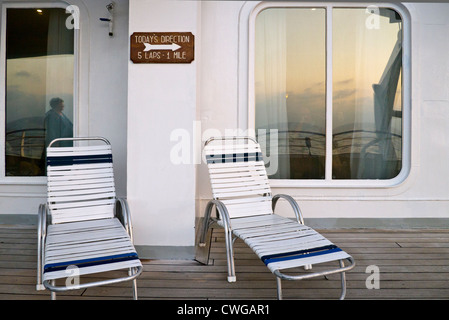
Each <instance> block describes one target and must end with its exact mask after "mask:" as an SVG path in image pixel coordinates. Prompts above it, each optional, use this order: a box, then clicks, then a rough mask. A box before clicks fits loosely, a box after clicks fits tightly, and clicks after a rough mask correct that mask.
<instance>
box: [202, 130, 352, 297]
mask: <svg viewBox="0 0 449 320" xmlns="http://www.w3.org/2000/svg"><path fill="white" fill-rule="evenodd" d="M204 154H205V157H206V161H207V165H208V169H209V175H210V181H211V186H212V193H213V200H211V201H209V203H208V204H207V207H206V210H205V216H204V222H203V227H202V230H201V234H200V239H199V242H200V243H199V245H200V246H205V238H206V234H207V231H208V229H209V227H210V226H211V224H212V222H216V223H217V224H218V225H219V226H221V227H223V228H224V230H225V239H226V251H227V261H228V281H229V282H234V281H236V275H235V267H234V256H233V243H234V240H235V239H236V238H240V239H242V240H243V241H244V242H245V243H246V244H247V245H248V246H249V247H250V248H251V249H252V250H253V251H254V252H255V253H256V254H257V256H258V257H259V258H260V259H261V260H262V261H263V262H264V263H265V265H266V266H267V267H268V269H269V270H270V271H271V272H272V273H273V274H274V275H275V276H276V279H277V288H278V289H277V294H278V299H282V287H281V279H286V280H301V279H307V278H312V277H318V276H325V275H329V274H333V273H340V274H341V286H342V292H341V296H340V299H344V297H345V295H346V279H345V272H346V271H348V270H350V269H352V268H353V267H354V266H355V262H354V259H353V258H352V257H351V256H350V255H349V254H347V253H346V252H344V251H343V250H341V249H340V248H338V247H337V246H336V245H334V244H333V243H332V242H330V241H329V240H328V239H326V238H325V237H323V236H322V235H321V234H319V233H318V232H317V231H315V230H313V229H312V228H310V227H308V226H306V225H304V220H303V217H302V214H301V211H300V208H299V206H298V204H297V202H296V201H295V200H294V199H293V198H292V197H291V196H288V195H285V194H278V195H275V196H272V193H271V188H270V186H269V180H268V177H267V174H266V169H265V166H264V162H263V158H262V153H261V149H260V146H259V144H258V143H257V141H256V140H255V139H252V138H249V137H231V138H211V139H209V140H208V141H207V142H206V144H205V147H204ZM281 198H282V199H285V200H287V201H288V203H289V204H290V205H291V207H292V209H293V211H294V213H295V216H296V221H295V220H292V219H289V218H286V217H282V216H279V215H276V214H274V209H275V206H276V203H277V201H278V200H279V199H281ZM214 207H215V208H216V211H217V212H218V217H217V219H215V218H213V217H211V213H212V209H213V208H214ZM344 260H348V261H349V263H350V264H349V265H348V266H345V265H344ZM332 261H336V262H338V264H339V265H338V266H336V267H332V266H331V267H330V269H327V270H325V271H320V272H313V273H312V272H311V271H307V272H304V273H301V274H298V275H291V274H286V273H285V270H288V269H291V268H295V267H304V268H305V269H306V270H309V269H311V268H312V267H311V265H315V264H320V263H325V262H332Z"/></svg>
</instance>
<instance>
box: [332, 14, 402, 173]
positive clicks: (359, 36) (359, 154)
mask: <svg viewBox="0 0 449 320" xmlns="http://www.w3.org/2000/svg"><path fill="white" fill-rule="evenodd" d="M332 28H333V38H332V43H333V52H332V55H333V106H332V108H333V115H332V116H333V166H332V176H333V178H334V179H391V178H394V177H395V176H397V175H398V174H399V172H400V170H401V166H402V85H401V69H402V24H401V18H400V16H399V15H398V14H397V13H396V12H395V11H393V10H390V9H382V8H381V9H379V8H376V7H372V8H368V9H366V8H360V9H358V8H335V9H334V10H333V25H332Z"/></svg>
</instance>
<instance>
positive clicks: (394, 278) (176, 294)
mask: <svg viewBox="0 0 449 320" xmlns="http://www.w3.org/2000/svg"><path fill="white" fill-rule="evenodd" d="M319 231H320V232H321V233H322V234H323V235H325V236H326V237H327V238H329V239H330V240H331V241H332V242H334V243H335V244H337V245H338V246H340V247H341V248H342V249H344V250H346V251H347V252H349V253H350V254H351V255H352V256H353V257H354V259H355V260H356V263H357V265H356V267H355V268H354V269H353V270H351V271H350V272H348V274H347V286H348V291H347V295H346V299H349V300H351V299H357V300H361V299H382V300H389V299H392V300H393V299H413V300H416V299H436V300H441V299H448V298H449V232H448V230H433V229H417V230H377V229H340V230H319ZM36 237H37V235H36V230H35V227H33V226H15V225H0V299H2V300H8V299H14V300H21V299H26V300H41V299H44V300H45V299H49V297H50V295H49V292H48V291H36V290H35V281H36V248H37V246H36ZM224 243H225V242H224V233H223V231H222V230H221V229H214V231H213V233H212V236H211V253H210V261H209V264H208V265H203V264H200V263H198V262H197V261H191V260H143V261H142V263H143V266H144V271H143V273H142V275H141V276H140V277H139V279H138V292H139V298H140V299H151V300H153V299H155V300H156V299H167V300H177V299H181V300H184V299H188V300H190V299H198V300H214V299H217V300H221V299H229V300H230V299H275V298H276V281H275V278H274V276H273V275H272V274H271V272H269V271H268V269H267V268H266V267H265V265H264V264H263V263H262V262H261V261H260V260H259V259H258V258H257V256H256V255H255V254H254V253H253V252H252V251H251V250H250V249H249V248H248V247H247V246H246V245H245V244H244V243H243V242H242V241H241V240H237V241H236V243H235V264H236V276H237V282H235V283H228V282H227V281H226V276H227V274H226V273H227V268H226V250H225V246H224ZM370 265H375V266H378V267H379V271H380V289H371V290H369V289H367V288H366V283H365V282H366V280H367V278H368V276H369V275H370V274H369V273H367V271H366V270H367V267H368V266H370ZM319 269H320V266H314V270H319ZM106 276H108V275H107V274H106V275H95V276H89V278H90V279H92V280H93V279H103V278H104V277H106ZM339 288H340V280H339V276H338V275H331V276H329V277H328V279H327V280H326V279H324V277H323V278H316V279H311V280H303V281H283V291H284V292H283V293H284V298H285V299H335V298H337V297H338V296H339V292H340V289H339ZM58 298H59V299H111V300H112V299H129V298H131V284H130V283H121V284H115V285H108V286H103V287H95V288H89V289H85V290H75V291H73V292H69V293H61V294H58Z"/></svg>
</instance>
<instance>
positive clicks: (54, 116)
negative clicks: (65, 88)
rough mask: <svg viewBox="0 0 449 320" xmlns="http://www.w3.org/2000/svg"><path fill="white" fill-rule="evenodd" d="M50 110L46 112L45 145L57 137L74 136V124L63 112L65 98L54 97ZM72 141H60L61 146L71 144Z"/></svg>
mask: <svg viewBox="0 0 449 320" xmlns="http://www.w3.org/2000/svg"><path fill="white" fill-rule="evenodd" d="M50 107H51V110H49V111H48V112H47V113H46V114H45V146H48V145H49V144H50V142H51V141H53V140H54V139H56V138H71V137H73V124H72V122H71V121H70V120H69V118H67V117H66V115H65V114H64V113H63V112H62V110H63V109H64V100H62V99H61V98H53V99H51V100H50ZM70 145H72V143H71V142H69V141H68V142H64V143H60V144H59V146H61V147H62V146H70Z"/></svg>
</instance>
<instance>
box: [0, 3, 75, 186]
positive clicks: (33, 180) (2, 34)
mask: <svg viewBox="0 0 449 320" xmlns="http://www.w3.org/2000/svg"><path fill="white" fill-rule="evenodd" d="M68 6H69V4H67V3H64V2H59V1H58V2H26V3H25V2H24V3H11V2H8V3H3V4H0V10H1V12H0V64H1V65H2V66H5V65H6V25H7V21H6V12H7V10H8V9H33V8H36V9H37V8H43V9H45V8H60V9H66V8H67V7H68ZM73 31H74V66H73V68H74V69H73V71H74V79H73V135H74V136H76V135H77V133H78V127H79V126H78V121H79V119H78V104H79V95H78V92H79V68H78V66H79V63H78V61H79V39H80V32H79V31H80V30H79V29H76V28H75V29H74V30H73ZM5 112H6V68H0V125H1V126H2V129H0V141H1V142H2V143H1V145H2V147H1V148H0V184H2V185H8V184H9V185H21V184H27V185H44V184H46V183H47V177H46V176H38V177H34V176H30V177H26V176H17V177H11V176H6V172H5V170H6V158H5V156H6V154H5V147H4V146H5V139H6V133H5V126H6V115H5Z"/></svg>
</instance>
